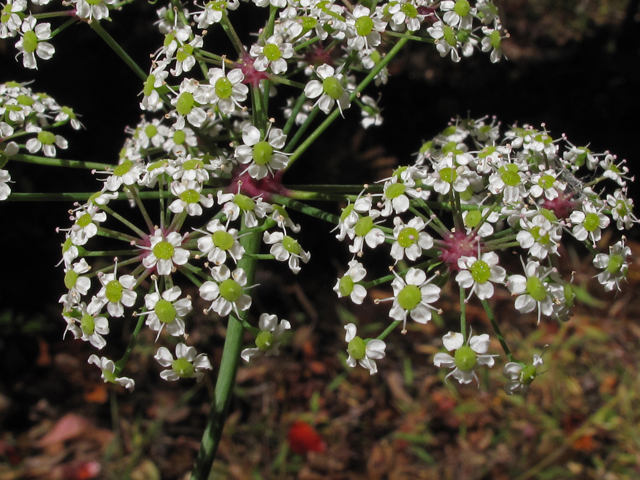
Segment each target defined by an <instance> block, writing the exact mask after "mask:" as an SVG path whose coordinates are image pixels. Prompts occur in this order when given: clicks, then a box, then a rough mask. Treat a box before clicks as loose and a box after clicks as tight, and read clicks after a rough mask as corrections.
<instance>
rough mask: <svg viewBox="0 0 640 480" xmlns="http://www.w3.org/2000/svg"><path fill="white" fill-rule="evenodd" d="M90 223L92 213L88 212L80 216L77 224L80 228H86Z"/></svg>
mask: <svg viewBox="0 0 640 480" xmlns="http://www.w3.org/2000/svg"><path fill="white" fill-rule="evenodd" d="M90 223H91V215H89V214H88V213H85V214H83V215H81V216H80V218H78V220H76V225H78V226H79V227H80V228H84V227H86V226H88V225H89V224H90Z"/></svg>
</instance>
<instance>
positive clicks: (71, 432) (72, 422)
mask: <svg viewBox="0 0 640 480" xmlns="http://www.w3.org/2000/svg"><path fill="white" fill-rule="evenodd" d="M87 428H89V422H88V421H87V420H86V419H85V418H83V417H81V416H79V415H76V414H74V413H67V414H66V415H65V416H64V417H62V418H61V419H60V420H58V421H57V423H56V424H55V425H54V426H53V428H52V429H51V430H50V431H49V433H47V434H46V435H45V436H44V437H42V438H41V439H40V440H38V441H37V442H36V446H38V447H41V448H42V447H48V446H49V445H53V444H56V443H62V442H65V441H67V440H69V439H72V438H75V437H77V436H79V435H81V434H82V433H84V432H85V431H86V430H87Z"/></svg>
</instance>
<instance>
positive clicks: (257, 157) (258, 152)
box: [253, 141, 273, 165]
mask: <svg viewBox="0 0 640 480" xmlns="http://www.w3.org/2000/svg"><path fill="white" fill-rule="evenodd" d="M272 157H273V147H272V146H271V145H269V143H268V142H265V141H261V142H258V143H256V144H255V146H254V147H253V161H254V162H256V163H257V164H258V165H266V164H267V163H269V162H270V161H271V158H272Z"/></svg>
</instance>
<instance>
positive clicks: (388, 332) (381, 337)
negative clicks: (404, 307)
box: [377, 320, 402, 340]
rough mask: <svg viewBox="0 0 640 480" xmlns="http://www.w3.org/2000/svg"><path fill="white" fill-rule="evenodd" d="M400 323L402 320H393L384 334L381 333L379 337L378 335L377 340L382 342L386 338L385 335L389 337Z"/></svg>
mask: <svg viewBox="0 0 640 480" xmlns="http://www.w3.org/2000/svg"><path fill="white" fill-rule="evenodd" d="M401 323H402V320H395V321H394V322H392V323H391V325H389V326H388V327H387V328H386V329H385V331H384V332H382V333H381V334H380V335H378V337H377V338H378V340H384V339H385V338H387V335H389V334H390V333H391V332H393V331H394V330H395V328H396V327H397V326H398V325H400V324H401Z"/></svg>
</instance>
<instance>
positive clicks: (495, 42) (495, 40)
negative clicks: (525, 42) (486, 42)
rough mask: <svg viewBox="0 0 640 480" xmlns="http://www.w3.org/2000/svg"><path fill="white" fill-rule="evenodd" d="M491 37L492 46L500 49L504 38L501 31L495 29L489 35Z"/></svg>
mask: <svg viewBox="0 0 640 480" xmlns="http://www.w3.org/2000/svg"><path fill="white" fill-rule="evenodd" d="M489 38H490V39H491V47H492V48H494V49H495V50H499V49H500V44H501V42H502V39H501V38H500V32H499V31H498V30H494V31H493V32H491V35H489Z"/></svg>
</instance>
